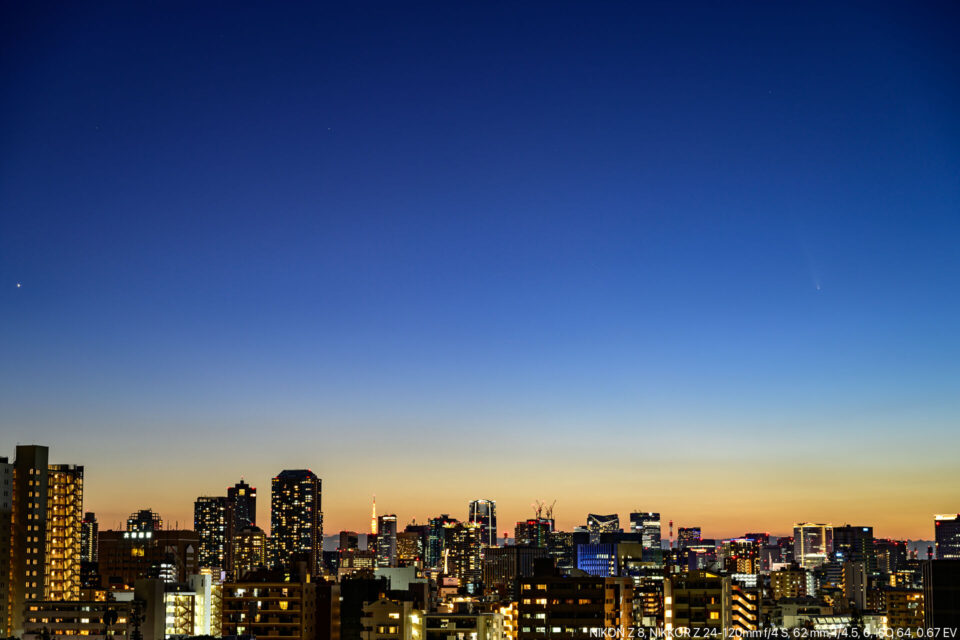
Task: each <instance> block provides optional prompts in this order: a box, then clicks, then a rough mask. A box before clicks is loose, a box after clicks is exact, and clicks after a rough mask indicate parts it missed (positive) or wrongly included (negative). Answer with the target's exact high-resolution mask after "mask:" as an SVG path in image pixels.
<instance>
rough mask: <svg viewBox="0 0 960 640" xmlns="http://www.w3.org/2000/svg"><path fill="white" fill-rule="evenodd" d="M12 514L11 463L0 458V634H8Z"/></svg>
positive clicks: (6, 459)
mask: <svg viewBox="0 0 960 640" xmlns="http://www.w3.org/2000/svg"><path fill="white" fill-rule="evenodd" d="M12 516H13V465H12V464H10V461H9V459H8V458H6V457H2V458H0V636H4V637H6V636H9V635H10V633H11V631H10V629H9V628H8V627H7V624H8V623H9V621H10V615H9V613H10V612H9V606H10V602H9V598H10V577H11V576H10V554H11V553H12V549H11V529H10V527H11V518H12Z"/></svg>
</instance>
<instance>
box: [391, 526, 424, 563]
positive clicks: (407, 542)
mask: <svg viewBox="0 0 960 640" xmlns="http://www.w3.org/2000/svg"><path fill="white" fill-rule="evenodd" d="M422 561H423V534H421V533H420V532H419V531H410V528H409V527H407V530H406V531H401V532H400V533H398V534H397V566H400V567H413V566H420V563H421V562H422Z"/></svg>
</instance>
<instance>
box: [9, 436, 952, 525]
mask: <svg viewBox="0 0 960 640" xmlns="http://www.w3.org/2000/svg"><path fill="white" fill-rule="evenodd" d="M3 444H4V443H3V442H2V441H0V446H2V445H3ZM32 444H33V443H32ZM45 446H46V445H45ZM10 450H12V447H10ZM0 451H6V449H2V448H0ZM52 451H53V453H52V454H51V456H52V458H51V459H56V460H58V461H64V460H63V459H62V456H61V455H58V453H59V451H60V449H59V447H56V446H55V445H54V447H53V448H52ZM69 462H70V463H71V464H79V465H81V466H84V467H85V469H86V471H85V478H84V483H85V495H84V505H83V510H84V511H91V512H94V513H96V514H97V518H98V521H99V525H100V528H101V529H102V530H107V529H111V530H123V529H124V528H125V523H126V520H127V518H128V517H129V516H130V514H131V513H134V512H136V511H139V510H141V509H146V508H150V509H152V510H153V511H155V512H157V513H158V514H159V515H160V516H162V518H163V522H164V528H167V529H175V528H184V529H192V528H193V522H194V508H195V504H194V503H195V502H196V500H197V499H198V498H201V497H204V498H206V497H216V496H225V495H227V492H228V489H230V488H232V487H233V485H234V484H235V483H237V482H239V481H241V480H243V481H244V482H246V483H248V484H249V485H250V486H251V487H252V488H254V489H256V490H257V491H258V494H259V501H258V503H257V523H258V525H259V526H260V527H261V528H262V529H263V530H264V531H265V532H267V533H268V534H269V533H270V505H271V491H270V484H271V479H272V478H273V477H274V476H275V475H276V474H279V473H280V471H283V470H291V469H298V468H301V467H297V466H295V465H294V466H290V465H288V466H287V467H284V468H283V469H278V470H277V472H276V474H274V475H272V476H270V477H268V478H266V479H265V480H264V481H263V482H255V481H253V480H252V479H251V478H250V477H249V476H247V475H243V476H242V478H241V476H240V475H237V476H236V478H235V479H234V480H233V482H231V483H229V484H224V486H223V487H222V488H221V489H216V488H214V487H208V488H207V490H200V489H199V488H198V489H197V491H196V495H193V496H189V495H188V496H185V497H183V499H181V497H180V496H170V495H169V489H168V488H167V487H168V486H169V484H170V482H169V479H167V480H166V481H162V482H160V483H159V484H155V483H145V484H144V485H138V484H131V485H124V487H123V488H124V495H127V496H134V499H136V498H135V496H138V495H139V496H143V499H142V500H141V503H135V502H131V503H130V506H129V508H127V507H126V506H119V505H120V502H118V501H117V500H118V499H117V498H109V499H108V498H105V497H104V496H99V497H98V496H97V491H98V488H97V487H98V483H97V482H96V478H97V475H98V474H97V470H96V469H95V468H94V467H92V466H91V465H88V464H85V463H83V462H82V461H80V462H78V461H76V460H70V461H69ZM302 468H304V469H307V470H309V471H311V472H313V473H316V474H317V476H318V477H319V478H320V480H321V481H322V482H323V485H324V490H323V505H324V506H323V518H324V537H325V538H331V537H335V536H336V535H337V534H338V533H339V532H340V531H341V530H347V531H356V532H358V533H361V534H363V533H367V532H368V531H369V528H370V518H369V514H370V504H371V501H372V499H373V495H372V494H369V495H367V496H366V500H367V502H366V503H363V504H359V505H357V504H354V503H352V502H350V501H349V499H348V498H347V497H345V496H337V495H335V494H331V491H332V489H331V488H330V487H331V486H332V487H336V486H338V483H336V482H331V481H330V480H328V479H327V477H326V476H324V475H323V474H322V473H318V471H317V470H315V469H311V468H308V467H302ZM198 486H199V485H198ZM341 487H342V485H341ZM385 489H386V490H385V491H384V490H382V491H381V492H380V494H379V495H380V498H379V501H378V508H379V509H380V511H379V513H380V514H384V513H396V515H397V524H398V527H400V528H401V529H402V527H403V526H405V525H407V524H408V523H410V522H411V520H412V519H416V522H417V523H418V524H425V523H426V522H427V520H428V519H429V518H432V517H435V516H438V515H440V514H449V515H450V516H451V517H453V518H456V519H457V520H460V521H463V522H466V521H467V520H468V511H469V503H470V502H471V501H472V500H475V499H490V500H493V501H494V502H495V503H496V508H497V516H498V520H499V525H498V526H499V529H498V531H497V535H498V537H499V538H502V537H503V534H504V533H508V534H509V536H510V537H511V538H512V537H513V527H514V524H515V523H516V522H519V521H521V520H527V519H528V518H531V517H533V516H534V506H535V505H534V504H532V503H533V502H534V501H535V500H540V499H544V498H546V499H547V501H548V502H552V501H553V500H556V501H557V504H556V507H555V515H556V526H557V528H558V529H561V530H573V529H574V527H578V526H585V525H586V521H587V515H588V514H589V513H598V514H599V513H616V514H618V515H619V516H620V525H621V528H622V529H623V530H625V531H626V530H629V529H630V521H629V514H630V513H631V512H633V511H635V510H636V509H638V508H639V509H642V510H643V511H654V510H659V513H660V514H661V533H662V538H663V540H664V541H666V540H667V537H668V522H669V521H670V520H673V524H674V539H676V530H677V529H679V528H680V527H699V528H700V529H701V530H702V532H703V536H704V537H705V538H715V539H729V538H736V537H739V536H741V535H742V534H743V533H745V531H746V529H744V526H743V523H749V526H747V527H746V528H747V529H750V530H763V531H766V532H768V533H770V534H771V535H774V536H790V535H792V533H793V531H792V529H793V527H794V525H795V524H796V523H798V522H823V523H828V524H832V525H834V526H841V525H845V524H869V525H871V526H873V527H874V529H875V531H876V533H877V537H879V538H895V539H907V540H932V539H933V517H934V515H936V514H938V513H953V512H954V511H956V510H957V509H956V507H955V506H947V507H945V508H941V509H939V510H933V511H929V512H922V513H921V512H920V511H919V510H914V509H907V508H905V507H901V508H900V509H899V511H900V512H902V513H898V514H897V518H896V520H895V522H900V523H904V524H903V525H901V526H902V527H903V528H899V529H898V528H896V526H895V525H891V524H890V521H889V520H888V519H887V518H885V517H884V512H883V511H877V510H871V509H873V507H867V506H859V507H857V506H855V505H846V504H838V506H836V507H832V508H826V507H824V508H821V509H820V510H819V511H817V512H815V513H809V512H795V513H794V514H793V515H790V514H789V513H787V514H785V518H786V519H782V520H774V519H772V517H771V515H770V514H771V512H773V511H776V510H774V509H771V507H772V506H773V505H757V506H756V508H755V509H756V510H755V511H751V510H750V509H746V508H744V507H743V506H741V507H739V509H738V511H737V514H738V523H739V525H740V526H739V528H737V526H733V525H730V524H726V519H725V518H723V517H719V519H718V516H717V515H715V514H717V513H718V512H721V511H724V510H725V509H726V508H727V506H726V505H725V504H723V502H722V500H721V501H718V500H713V501H712V502H713V504H712V505H711V508H710V509H706V508H705V507H704V505H703V502H702V499H701V498H699V497H697V496H696V495H692V496H690V497H689V500H688V503H689V504H690V505H691V506H688V507H687V509H688V511H682V510H677V511H674V512H673V514H671V509H670V505H669V504H662V503H656V504H652V505H650V504H646V503H642V502H638V503H636V504H632V506H629V507H628V506H625V505H624V504H618V503H617V501H616V500H612V499H610V498H609V497H607V496H600V495H593V496H592V497H587V498H581V499H580V500H579V501H575V502H574V503H573V504H575V505H576V504H583V505H586V507H587V508H586V510H583V511H582V512H580V511H572V512H568V511H567V510H566V509H565V508H564V506H565V504H569V502H570V501H569V500H565V499H564V497H563V496H562V495H544V496H539V497H537V498H534V499H533V500H531V501H530V503H528V504H526V505H523V504H517V503H516V502H515V501H510V500H503V499H499V498H497V497H495V496H493V495H492V494H491V495H486V494H484V493H482V492H481V493H478V494H477V495H473V496H470V497H466V496H465V497H463V498H462V499H458V498H457V497H455V496H454V497H449V493H447V494H445V495H446V496H447V497H446V498H443V499H441V500H438V501H437V502H436V503H435V505H436V506H434V503H433V502H432V500H431V501H430V502H427V503H426V505H427V506H425V500H427V499H426V498H424V496H431V495H433V494H431V493H430V492H429V490H428V489H429V488H427V487H424V489H423V491H421V492H419V493H416V496H417V499H416V500H413V501H412V502H415V503H416V504H417V506H416V507H415V508H409V507H408V509H399V508H394V507H393V506H392V505H393V504H403V503H404V500H403V498H404V496H405V495H406V491H405V490H404V491H394V492H391V491H390V490H389V488H388V487H385ZM355 492H356V490H355V489H348V494H347V495H348V496H356V493H355ZM587 493H589V492H587ZM164 494H166V495H167V498H166V500H167V501H161V500H159V499H158V498H157V496H161V495H164ZM391 495H392V496H397V497H398V499H397V498H395V500H396V501H395V502H387V501H386V500H385V498H384V496H388V497H389V496H391ZM356 497H358V498H359V499H361V500H362V499H363V496H356ZM151 499H153V502H151ZM184 502H185V503H186V506H183V505H182V504H181V503H184ZM124 504H125V503H124ZM408 504H409V502H408ZM680 504H681V505H682V504H687V503H684V502H682V501H681V502H680ZM954 504H955V503H954ZM107 505H109V506H107ZM164 505H166V506H164ZM344 505H347V506H346V507H345V506H344ZM752 513H754V514H757V515H756V517H752V516H751V515H750V514H752ZM831 513H832V514H834V515H836V516H837V517H830V515H829V514H831ZM686 514H693V515H691V516H690V517H687V515H686ZM341 523H345V524H341ZM740 529H744V530H740ZM911 532H915V533H911Z"/></svg>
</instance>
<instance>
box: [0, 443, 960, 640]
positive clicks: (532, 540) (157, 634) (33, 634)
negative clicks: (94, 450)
mask: <svg viewBox="0 0 960 640" xmlns="http://www.w3.org/2000/svg"><path fill="white" fill-rule="evenodd" d="M50 460H51V459H50V450H49V449H48V447H46V446H40V445H18V446H17V447H16V453H15V456H14V457H13V459H12V462H11V461H10V459H9V458H6V457H0V478H2V487H3V496H2V497H3V502H2V503H0V527H2V529H0V531H2V536H0V554H2V555H0V559H2V563H3V566H2V569H3V572H2V574H0V576H2V582H0V594H2V596H3V597H2V599H0V605H2V607H3V608H2V609H0V612H2V614H3V617H2V619H3V621H4V624H5V628H6V631H5V635H6V636H7V637H16V638H23V639H24V640H50V639H51V638H61V637H62V638H68V637H71V636H89V637H94V638H104V640H106V639H108V638H123V639H130V640H140V639H144V640H164V639H170V638H192V637H208V638H209V637H216V638H220V637H222V638H278V639H281V640H288V639H289V640H321V639H323V640H329V639H331V638H357V639H361V638H362V639H364V640H374V639H376V640H390V639H397V638H399V639H403V640H412V639H416V638H426V639H431V640H440V639H448V640H450V639H462V640H513V639H526V638H544V637H548V638H549V637H558V638H590V637H628V636H629V637H638V634H639V635H640V636H646V634H650V637H655V635H656V634H657V633H659V634H663V635H665V636H666V637H673V636H676V637H689V636H691V635H693V636H697V635H702V636H703V637H707V636H716V635H723V636H724V637H726V636H730V637H738V636H742V637H751V635H752V634H753V635H756V636H758V637H759V636H761V635H764V634H765V635H767V636H769V637H772V636H775V634H777V633H790V632H793V634H794V635H796V634H797V633H802V634H812V635H814V636H823V637H833V636H836V637H862V638H867V637H879V638H883V637H898V638H901V637H929V635H930V634H932V633H934V632H935V630H937V629H940V630H944V631H943V632H944V633H947V634H948V635H946V636H945V637H952V636H949V633H948V632H949V631H950V630H951V629H955V628H957V626H958V625H960V607H958V603H960V598H958V593H960V513H958V514H946V515H944V514H938V515H934V516H932V517H931V520H930V525H931V530H932V533H933V537H934V541H933V544H932V545H930V546H928V547H927V549H926V550H925V551H923V552H922V553H921V552H918V550H917V549H910V548H909V547H908V543H907V541H904V540H896V539H888V538H882V537H879V536H875V535H874V528H873V526H870V525H867V524H863V525H860V524H858V525H850V524H843V525H835V524H830V523H813V522H798V523H795V524H794V525H793V527H792V535H785V536H772V535H771V534H770V533H767V532H744V533H743V535H741V536H738V537H735V538H727V539H712V538H709V537H707V536H706V535H705V532H704V531H703V530H702V528H701V527H700V526H696V524H695V523H677V526H676V528H675V527H674V522H673V521H672V520H670V521H668V522H664V521H663V518H662V517H661V513H660V512H654V511H641V510H635V511H631V512H630V513H629V515H627V514H624V516H625V517H624V518H623V520H622V521H621V518H620V514H616V513H614V514H596V513H589V514H585V519H584V523H583V525H582V526H577V527H575V528H573V529H572V530H569V531H563V530H561V529H559V528H558V527H557V526H556V520H555V518H554V508H555V504H556V503H555V502H554V503H551V504H546V503H545V502H543V501H540V500H538V501H536V502H534V503H533V505H532V508H533V514H532V516H533V517H531V518H529V519H526V520H522V521H519V522H516V523H515V524H513V526H512V527H505V526H503V525H504V524H505V523H503V522H502V521H501V522H498V520H497V503H496V500H493V499H489V498H478V499H474V500H470V501H469V502H468V503H466V504H464V510H463V513H461V514H453V515H451V514H447V513H444V514H437V516H436V517H432V518H429V519H428V520H427V522H424V523H417V522H416V521H412V522H409V523H408V524H404V519H402V518H401V517H399V516H398V515H397V514H394V513H379V512H378V511H377V504H376V498H375V497H374V498H372V501H371V511H370V526H369V529H368V530H366V531H339V532H337V533H336V534H335V536H336V548H335V549H331V550H325V549H324V535H325V533H331V532H325V531H324V527H323V521H324V512H323V481H322V479H321V478H320V477H318V476H317V475H316V474H315V473H314V472H313V471H311V470H308V469H284V470H282V471H280V472H279V473H277V475H276V476H274V477H273V478H272V480H271V485H270V488H269V492H264V493H266V495H263V498H267V499H268V500H269V505H270V520H269V525H268V524H267V523H264V522H260V523H259V524H258V521H257V498H258V491H257V488H256V487H253V486H251V485H250V484H249V483H247V482H245V481H243V480H240V481H239V482H237V483H236V484H235V485H233V486H231V487H228V488H227V490H226V492H225V495H219V496H208V495H202V496H198V497H197V498H196V501H195V502H194V521H193V527H192V528H175V527H171V526H170V523H169V522H165V521H164V519H163V516H162V514H160V513H158V512H156V511H154V510H152V509H150V508H149V507H145V508H140V509H137V510H135V511H133V512H132V513H131V514H130V516H129V518H128V519H127V521H126V524H125V526H124V527H123V529H122V530H114V529H109V528H101V527H100V523H99V522H98V519H97V515H96V513H94V512H89V511H85V510H84V484H83V479H84V466H83V465H78V464H62V463H52V462H51V461H50ZM501 531H502V534H501ZM361 540H362V542H361Z"/></svg>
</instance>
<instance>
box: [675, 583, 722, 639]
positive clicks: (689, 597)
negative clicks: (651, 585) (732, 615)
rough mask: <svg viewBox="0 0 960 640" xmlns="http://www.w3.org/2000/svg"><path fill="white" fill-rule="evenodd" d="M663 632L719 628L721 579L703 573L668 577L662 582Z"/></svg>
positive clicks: (720, 619)
mask: <svg viewBox="0 0 960 640" xmlns="http://www.w3.org/2000/svg"><path fill="white" fill-rule="evenodd" d="M663 603H664V619H663V626H664V629H665V630H666V631H667V632H668V633H669V632H673V630H675V629H716V630H721V629H723V578H721V577H720V576H719V575H716V574H713V573H709V572H707V571H689V572H684V573H680V574H675V575H671V576H670V577H669V578H668V579H667V580H665V581H664V583H663Z"/></svg>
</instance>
